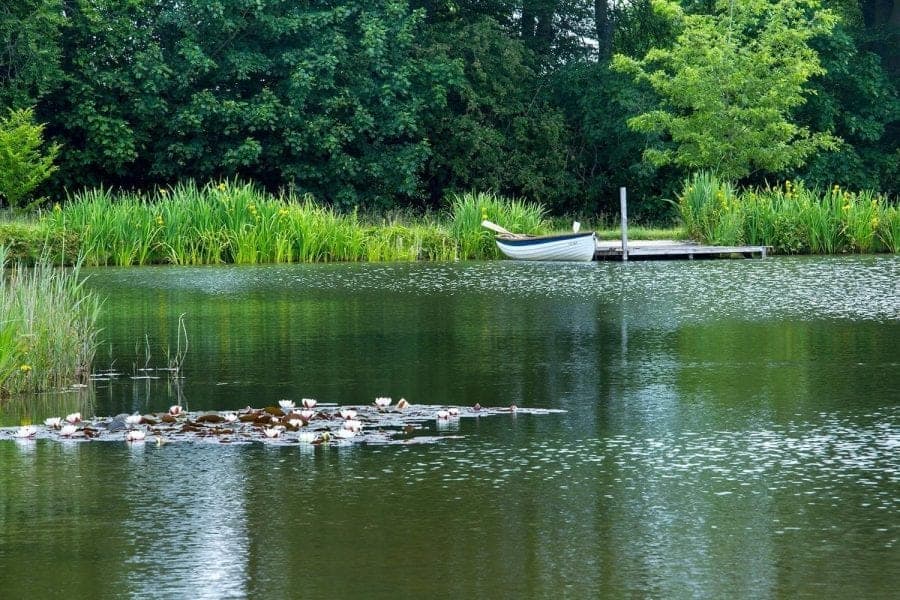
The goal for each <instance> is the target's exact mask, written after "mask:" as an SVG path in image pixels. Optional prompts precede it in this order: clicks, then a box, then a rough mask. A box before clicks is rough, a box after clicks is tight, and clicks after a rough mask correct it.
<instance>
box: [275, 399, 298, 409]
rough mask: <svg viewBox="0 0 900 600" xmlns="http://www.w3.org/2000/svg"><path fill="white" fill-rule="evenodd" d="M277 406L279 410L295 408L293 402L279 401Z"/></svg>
mask: <svg viewBox="0 0 900 600" xmlns="http://www.w3.org/2000/svg"><path fill="white" fill-rule="evenodd" d="M278 406H280V407H281V408H294V406H296V405H295V404H294V401H293V400H279V401H278Z"/></svg>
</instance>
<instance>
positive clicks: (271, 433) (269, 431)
mask: <svg viewBox="0 0 900 600" xmlns="http://www.w3.org/2000/svg"><path fill="white" fill-rule="evenodd" d="M263 433H265V434H266V437H267V438H277V437H278V436H280V435H281V427H266V428H265V429H263Z"/></svg>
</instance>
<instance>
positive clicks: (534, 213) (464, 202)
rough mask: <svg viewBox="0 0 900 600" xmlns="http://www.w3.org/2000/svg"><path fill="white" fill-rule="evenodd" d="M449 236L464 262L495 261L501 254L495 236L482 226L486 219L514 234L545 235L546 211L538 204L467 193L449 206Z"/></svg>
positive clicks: (455, 197)
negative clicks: (476, 260) (457, 246)
mask: <svg viewBox="0 0 900 600" xmlns="http://www.w3.org/2000/svg"><path fill="white" fill-rule="evenodd" d="M450 211H451V217H450V235H451V236H452V237H453V238H454V239H455V240H456V242H457V244H458V245H459V257H460V258H463V259H467V258H475V259H485V258H497V257H499V256H500V252H499V250H498V249H497V246H496V244H495V243H494V234H493V232H491V231H489V230H488V229H485V228H484V227H482V225H481V222H482V221H484V220H485V219H487V220H488V221H493V222H494V223H496V224H498V225H500V226H502V227H504V228H506V229H508V230H509V231H512V232H515V233H525V234H542V233H546V232H547V229H548V224H547V222H546V220H545V216H546V210H545V209H544V208H543V207H542V206H541V205H539V204H537V203H533V202H525V201H523V200H515V199H512V200H510V199H507V198H503V197H502V196H498V195H496V194H490V193H482V192H467V193H465V194H459V195H456V196H454V197H453V200H452V201H451V205H450Z"/></svg>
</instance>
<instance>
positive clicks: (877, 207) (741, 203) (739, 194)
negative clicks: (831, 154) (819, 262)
mask: <svg viewBox="0 0 900 600" xmlns="http://www.w3.org/2000/svg"><path fill="white" fill-rule="evenodd" d="M678 207H679V212H680V215H681V219H682V221H683V223H684V228H685V231H686V232H687V233H688V235H689V236H690V237H691V238H693V239H696V240H698V241H701V242H705V243H711V244H723V245H738V244H745V243H746V244H752V245H765V246H772V247H773V248H774V249H775V251H776V252H780V253H784V254H808V253H811V254H838V253H849V252H857V253H870V252H897V250H898V245H900V238H898V235H900V231H898V230H900V224H898V222H897V215H898V210H897V207H896V206H892V205H891V204H890V203H889V202H888V200H887V198H885V197H884V196H882V195H879V194H876V193H875V192H872V191H868V190H862V191H851V190H843V189H841V188H840V187H838V186H834V187H832V188H830V189H828V190H825V191H821V190H818V189H807V188H806V187H805V185H804V184H803V182H791V181H786V182H784V184H782V185H779V186H777V187H764V188H758V189H744V190H737V189H735V188H734V187H733V186H732V185H731V184H729V183H727V182H722V181H720V180H719V179H718V178H717V177H715V176H714V175H710V174H709V173H697V174H695V175H694V176H692V177H691V178H690V179H688V180H687V181H685V184H684V188H683V190H682V193H681V195H680V196H679V199H678Z"/></svg>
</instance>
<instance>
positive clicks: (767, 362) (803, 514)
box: [0, 256, 900, 598]
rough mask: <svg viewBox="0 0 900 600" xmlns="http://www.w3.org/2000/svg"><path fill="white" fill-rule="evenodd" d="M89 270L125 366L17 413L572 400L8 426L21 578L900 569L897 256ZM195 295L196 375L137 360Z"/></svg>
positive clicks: (673, 588)
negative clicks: (361, 424) (153, 428)
mask: <svg viewBox="0 0 900 600" xmlns="http://www.w3.org/2000/svg"><path fill="white" fill-rule="evenodd" d="M89 285H90V286H91V287H93V288H94V289H96V290H98V291H99V292H100V293H101V294H103V295H104V296H106V297H107V300H106V304H105V308H104V317H103V323H102V325H103V327H104V329H105V331H104V333H103V336H102V337H103V338H104V339H105V340H106V343H105V344H104V345H103V346H102V347H101V348H100V350H99V351H98V353H97V360H96V363H97V364H96V366H97V368H98V369H106V368H113V369H117V370H119V371H121V372H123V375H122V376H120V377H118V378H117V379H115V380H113V381H96V382H95V383H94V384H93V389H88V390H83V391H81V392H79V393H74V392H73V393H68V394H65V395H62V396H46V397H39V398H36V399H32V400H31V404H30V406H31V407H30V408H27V409H26V408H23V407H21V406H18V405H16V404H10V405H8V406H6V407H5V408H4V412H3V414H2V415H0V425H5V426H11V425H18V424H19V423H20V422H21V421H22V420H23V419H31V420H33V421H34V422H42V421H43V419H44V418H46V417H48V416H58V415H61V414H65V413H66V412H70V411H72V410H77V409H81V410H83V411H86V412H87V414H97V415H110V414H116V413H120V412H129V413H130V412H135V411H140V412H149V411H162V410H165V409H166V408H167V407H168V406H169V405H170V404H173V403H174V402H176V401H180V402H182V403H183V404H184V405H185V406H186V407H188V408H189V409H190V410H192V411H197V410H224V409H239V408H243V407H245V406H247V405H252V406H256V407H261V406H265V405H272V404H276V403H277V401H278V400H279V399H282V398H292V399H296V400H298V401H299V400H300V398H302V397H312V398H317V399H319V400H320V402H337V403H340V404H370V403H371V402H372V400H373V399H374V398H375V397H376V396H392V397H394V399H395V400H396V399H398V398H399V397H401V396H403V397H406V398H407V399H409V400H410V401H411V402H414V403H419V404H435V405H461V406H471V405H474V404H475V403H476V402H477V403H480V404H482V405H485V406H506V405H509V404H511V403H515V404H517V405H519V406H523V407H540V408H554V409H564V410H565V411H566V412H565V413H558V414H545V415H529V414H522V415H518V416H512V415H506V416H504V415H497V416H491V417H488V418H478V419H462V420H460V421H459V422H458V425H454V426H453V427H451V428H450V429H449V430H446V429H442V430H438V429H436V427H435V426H433V425H430V426H429V427H430V429H432V430H433V431H432V432H431V433H433V434H437V435H446V436H448V439H446V440H443V441H440V442H438V443H435V444H428V445H403V446H367V445H352V446H347V447H340V448H335V447H319V448H315V447H311V446H308V445H307V446H291V447H285V446H273V445H267V444H261V443H257V444H249V445H239V446H236V445H215V444H201V443H198V444H194V443H184V444H174V443H173V444H167V445H163V446H160V447H157V446H156V445H154V444H153V443H149V442H148V443H146V444H142V445H134V446H127V445H126V444H124V443H113V442H89V443H74V442H69V443H64V442H58V441H54V440H38V441H36V442H13V441H11V440H0V590H2V591H0V596H2V597H4V598H22V597H28V596H31V597H69V598H87V597H90V598H100V597H151V598H230V597H234V598H240V597H253V598H300V597H333V598H346V597H359V598H381V597H383V598H396V597H409V598H422V597H437V598H441V597H457V598H550V597H570V598H593V597H598V596H599V597H609V598H623V597H660V598H733V597H753V598H803V597H805V598H887V597H896V596H895V594H896V590H897V585H898V582H900V540H898V538H900V259H898V258H897V257H893V256H880V257H835V258H799V259H795V258H772V259H766V260H755V261H750V260H746V261H693V262H644V263H630V264H620V263H594V264H569V265H559V264H520V263H513V262H494V263H468V264H467V263H460V264H411V265H407V264H389V265H344V264H340V265H313V266H260V267H212V268H132V269H103V270H95V271H92V272H91V278H90V280H89ZM181 314H184V315H185V317H184V319H185V325H186V328H187V332H188V336H189V348H188V352H187V355H186V358H185V362H184V379H183V380H182V381H180V382H172V381H170V380H169V379H168V378H167V377H166V375H165V374H164V373H156V374H158V375H159V376H160V378H159V379H131V377H130V376H133V375H144V374H146V373H148V372H147V371H140V370H139V369H141V368H144V367H145V366H149V367H161V366H165V364H166V353H165V349H166V347H167V346H171V347H172V350H174V347H175V345H176V339H177V322H178V318H179V315H181ZM148 354H149V358H148ZM151 373H153V372H151ZM451 436H454V437H451ZM456 436H461V437H456Z"/></svg>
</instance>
